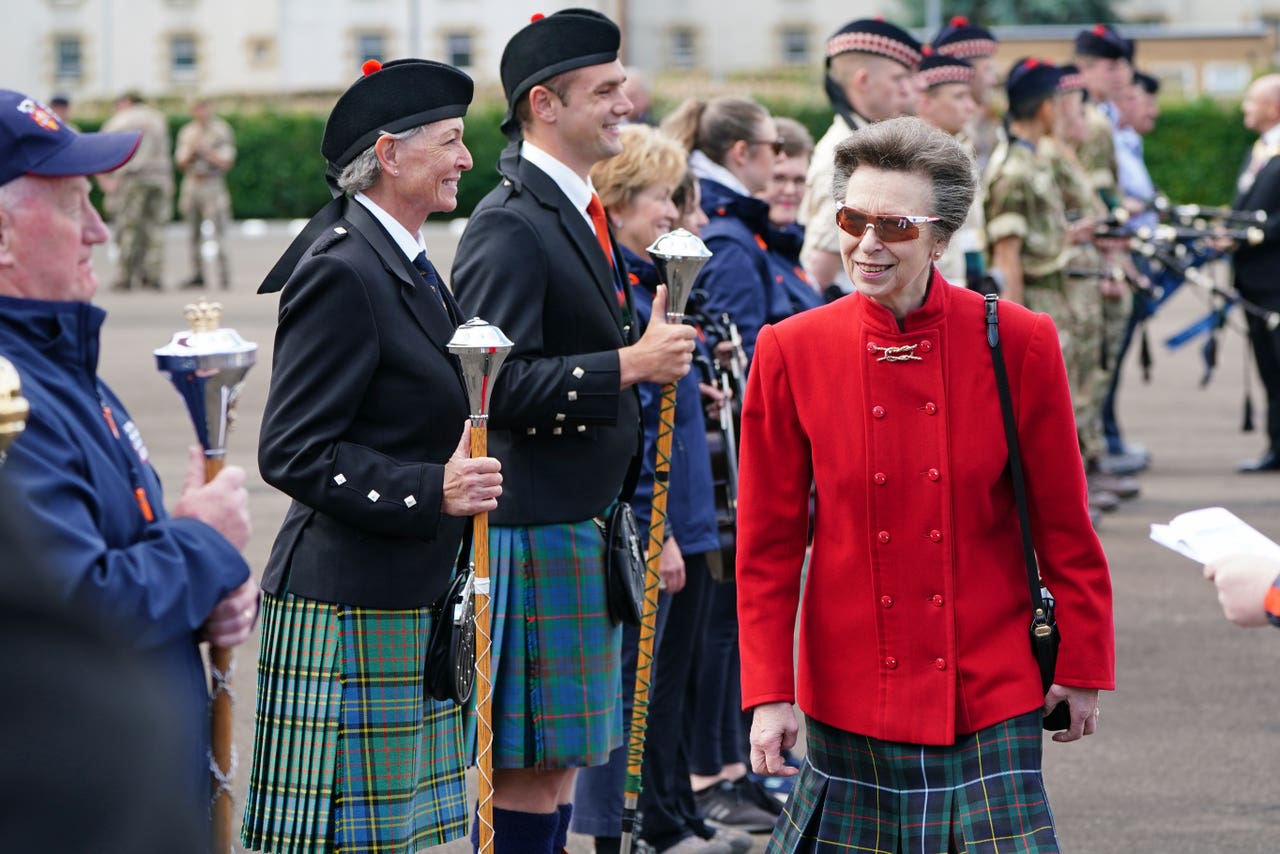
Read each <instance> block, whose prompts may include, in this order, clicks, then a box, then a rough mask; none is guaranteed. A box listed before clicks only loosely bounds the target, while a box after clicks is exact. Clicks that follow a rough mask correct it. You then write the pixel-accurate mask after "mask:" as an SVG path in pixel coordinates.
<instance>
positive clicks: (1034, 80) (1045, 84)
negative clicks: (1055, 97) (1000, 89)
mask: <svg viewBox="0 0 1280 854" xmlns="http://www.w3.org/2000/svg"><path fill="white" fill-rule="evenodd" d="M1061 77H1062V69H1060V68H1059V67H1058V66H1056V65H1054V64H1053V63H1051V62H1047V61H1045V60H1043V59H1036V58H1035V57H1027V58H1024V59H1019V60H1018V61H1017V62H1015V63H1014V64H1013V66H1012V67H1011V68H1010V69H1009V76H1008V78H1006V80H1005V84H1004V91H1005V94H1006V95H1008V98H1009V107H1010V108H1012V107H1013V106H1014V105H1015V104H1025V103H1027V102H1030V101H1034V100H1036V99H1037V98H1043V97H1044V96H1046V95H1052V94H1054V93H1055V92H1057V91H1058V80H1059V79H1061Z"/></svg>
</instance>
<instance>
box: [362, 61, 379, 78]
mask: <svg viewBox="0 0 1280 854" xmlns="http://www.w3.org/2000/svg"><path fill="white" fill-rule="evenodd" d="M360 70H361V71H362V72H363V73H364V76H365V77H368V76H369V75H370V74H372V73H373V72H375V71H381V70H382V63H381V62H379V61H378V60H376V59H366V60H365V61H364V64H363V65H361V66H360Z"/></svg>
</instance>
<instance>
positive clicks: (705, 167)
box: [689, 149, 751, 196]
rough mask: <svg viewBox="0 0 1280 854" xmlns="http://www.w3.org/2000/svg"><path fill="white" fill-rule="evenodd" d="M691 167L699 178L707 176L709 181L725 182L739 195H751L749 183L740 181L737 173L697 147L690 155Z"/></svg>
mask: <svg viewBox="0 0 1280 854" xmlns="http://www.w3.org/2000/svg"><path fill="white" fill-rule="evenodd" d="M689 168H690V169H692V170H693V174H695V175H697V176H698V177H699V178H706V179H707V180H709V181H715V182H716V183H717V184H723V185H724V186H726V187H728V188H729V189H730V190H733V191H734V192H735V193H737V194H738V195H741V196H749V195H751V191H750V190H748V189H747V185H746V184H744V183H742V182H741V181H739V180H738V176H737V175H734V174H733V173H732V172H730V171H729V170H728V169H726V168H724V167H723V166H721V165H720V164H719V163H716V162H715V161H713V160H712V159H711V158H710V157H708V156H707V155H705V154H703V153H702V152H701V151H698V150H697V149H694V152H693V153H692V154H690V155H689Z"/></svg>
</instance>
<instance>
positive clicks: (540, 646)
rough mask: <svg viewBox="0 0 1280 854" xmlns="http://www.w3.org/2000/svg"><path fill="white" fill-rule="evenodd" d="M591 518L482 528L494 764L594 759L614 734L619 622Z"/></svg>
mask: <svg viewBox="0 0 1280 854" xmlns="http://www.w3.org/2000/svg"><path fill="white" fill-rule="evenodd" d="M603 548H604V540H603V538H602V537H601V535H600V529H599V528H598V527H597V526H596V524H595V522H593V521H590V520H588V521H586V522H575V523H566V524H557V525H536V526H532V527H498V526H495V527H492V528H490V529H489V556H490V573H491V577H492V579H493V580H492V582H491V583H492V594H491V595H492V603H493V604H492V608H493V625H492V630H491V634H492V637H493V647H492V662H491V665H490V667H491V672H492V673H493V674H494V676H493V691H494V701H493V748H494V750H493V764H494V767H495V768H581V767H586V766H590V765H603V764H604V763H605V762H607V761H608V760H609V752H610V751H611V750H613V749H614V748H615V747H618V746H619V745H621V744H622V735H623V729H624V727H623V724H622V673H621V669H622V666H621V652H622V629H621V627H619V626H615V625H614V624H613V622H612V621H611V620H610V619H609V614H608V611H607V608H606V604H605V586H604V569H603V565H602V563H601V561H602V560H603Z"/></svg>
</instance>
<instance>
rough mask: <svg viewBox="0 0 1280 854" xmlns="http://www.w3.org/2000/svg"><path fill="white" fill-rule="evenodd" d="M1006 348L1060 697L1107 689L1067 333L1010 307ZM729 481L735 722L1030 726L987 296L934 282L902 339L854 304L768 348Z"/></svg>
mask: <svg viewBox="0 0 1280 854" xmlns="http://www.w3.org/2000/svg"><path fill="white" fill-rule="evenodd" d="M1000 333H1001V343H1002V346H1003V349H1004V354H1005V360H1006V363H1007V365H1008V371H1009V382H1010V386H1011V389H1012V396H1013V405H1014V412H1015V417H1016V419H1017V424H1018V438H1019V442H1020V444H1021V446H1022V456H1023V462H1024V468H1025V472H1026V478H1027V490H1028V496H1029V503H1030V507H1031V526H1032V535H1033V538H1034V542H1035V545H1036V551H1037V554H1038V557H1039V561H1040V571H1041V575H1042V577H1043V579H1044V582H1045V584H1046V585H1047V586H1048V587H1049V589H1050V590H1051V591H1052V592H1053V595H1054V596H1055V598H1056V599H1057V602H1058V624H1059V626H1060V628H1061V631H1062V646H1061V649H1060V652H1059V657H1058V669H1057V680H1056V681H1058V682H1060V683H1061V684H1064V685H1069V686H1075V687H1082V688H1099V689H1112V688H1114V687H1115V685H1114V683H1115V641H1114V633H1113V627H1112V613H1111V580H1110V575H1109V574H1108V570H1107V563H1106V556H1105V555H1104V554H1103V552H1102V546H1101V544H1100V543H1099V542H1098V538H1097V536H1096V535H1095V534H1094V531H1093V528H1092V526H1091V525H1090V522H1089V513H1088V505H1087V495H1086V488H1085V480H1084V467H1083V466H1082V464H1081V461H1080V452H1079V445H1078V443H1077V440H1076V430H1075V421H1074V417H1073V414H1072V404H1071V396H1070V393H1069V392H1068V390H1067V377H1066V369H1065V367H1064V365H1063V361H1062V351H1061V349H1060V347H1059V344H1058V334H1057V331H1056V329H1055V328H1054V325H1053V321H1052V320H1050V319H1049V317H1048V316H1047V315H1043V314H1034V313H1032V312H1029V311H1027V310H1026V309H1024V308H1022V307H1021V306H1018V305H1014V304H1010V303H1004V302H1002V303H1001V305H1000ZM886 348H909V349H903V350H900V351H897V352H892V351H888V350H886ZM886 356H897V357H899V358H897V359H889V358H885V357H886ZM903 357H905V358H903ZM741 475H742V479H741V496H740V504H739V517H738V553H737V578H738V612H739V621H740V643H741V648H742V701H743V706H744V708H750V707H752V706H755V705H759V704H761V703H768V702H774V701H786V702H792V701H796V702H798V703H799V705H800V707H801V709H802V710H803V711H804V712H805V713H806V714H807V715H810V716H812V717H815V718H817V719H818V720H820V721H823V722H825V723H827V724H830V725H833V726H836V727H839V728H841V729H844V730H848V731H851V732H857V733H861V734H864V735H869V736H872V737H875V738H880V739H885V740H890V741H900V742H909V743H915V744H950V743H952V742H953V741H954V740H955V737H956V734H957V733H969V732H974V731H977V730H979V729H981V728H983V727H986V726H989V725H991V724H994V723H997V722H999V721H1002V720H1005V719H1008V718H1010V717H1013V716H1015V715H1018V714H1022V713H1024V712H1027V711H1030V710H1032V709H1035V708H1037V707H1039V706H1040V705H1042V703H1043V699H1044V695H1043V692H1042V691H1041V688H1040V678H1039V672H1038V670H1037V667H1036V663H1035V659H1034V657H1033V655H1032V652H1031V646H1030V641H1029V639H1028V626H1029V624H1030V619H1031V605H1030V594H1029V592H1028V588H1027V577H1026V568H1025V565H1024V563H1023V560H1022V546H1021V539H1020V534H1019V529H1018V515H1017V506H1016V504H1015V502H1014V498H1013V485H1012V482H1011V481H1010V479H1009V466H1008V448H1007V445H1006V443H1005V438H1004V430H1003V426H1002V422H1001V415H1000V398H999V395H998V392H997V390H996V383H995V375H994V373H993V368H992V364H991V353H990V350H989V348H988V346H987V342H986V335H985V324H984V316H983V300H982V297H981V296H979V295H978V294H976V293H973V292H971V291H966V290H964V289H961V288H953V287H950V286H948V285H947V284H946V282H945V280H944V279H943V278H942V277H941V276H939V275H936V274H935V276H934V279H933V281H932V283H931V285H930V288H929V294H928V296H927V298H926V300H925V304H924V305H923V306H922V307H921V308H919V309H917V310H916V311H914V312H912V313H911V314H910V315H908V316H907V318H906V319H905V320H904V321H903V322H902V324H901V327H900V326H899V323H898V322H897V320H896V319H895V318H894V317H893V315H892V314H891V313H890V312H889V311H888V310H887V309H885V308H884V307H882V306H880V305H879V304H878V303H875V302H873V301H872V300H869V299H867V298H866V297H863V296H862V295H860V294H853V295H850V296H848V297H845V298H843V299H841V300H838V301H837V302H835V303H832V304H831V305H829V306H826V307H823V308H818V309H813V310H810V311H807V312H804V313H802V314H799V315H796V316H794V317H791V318H788V319H787V320H785V321H783V322H781V323H779V324H777V325H776V326H772V327H767V328H765V329H764V330H763V331H762V332H761V334H760V337H759V339H758V341H757V344H756V352H755V359H754V363H753V365H752V369H751V377H750V381H749V383H748V387H747V393H746V398H745V401H744V409H743V415H742V459H741ZM811 481H812V482H814V483H815V484H816V490H817V503H816V507H817V511H816V517H815V520H814V521H815V534H814V543H813V552H812V557H811V559H810V564H809V569H808V572H807V579H806V581H805V585H804V599H803V602H801V601H800V590H801V566H802V564H803V562H804V556H805V539H806V529H807V525H808V520H807V515H808V514H807V508H808V506H809V501H808V496H809V490H810V482H811ZM797 610H799V615H800V633H799V671H798V673H797V672H795V671H794V670H793V666H792V647H793V644H792V639H793V637H794V636H795V622H796V614H797Z"/></svg>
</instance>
